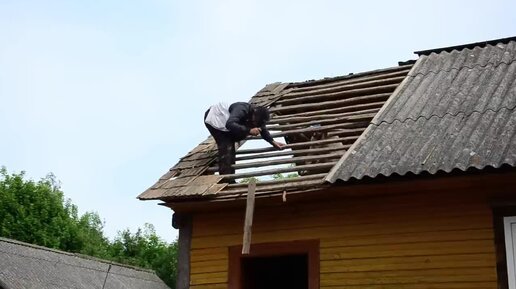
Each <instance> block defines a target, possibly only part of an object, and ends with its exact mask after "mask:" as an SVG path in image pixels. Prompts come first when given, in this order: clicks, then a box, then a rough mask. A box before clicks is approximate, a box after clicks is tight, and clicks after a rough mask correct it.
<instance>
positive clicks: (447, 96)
mask: <svg viewBox="0 0 516 289" xmlns="http://www.w3.org/2000/svg"><path fill="white" fill-rule="evenodd" d="M502 41H503V40H502ZM438 52H439V51H438ZM515 60H516V42H515V41H514V39H509V40H508V41H507V42H499V43H491V42H490V43H488V44H485V45H483V46H482V47H480V46H476V47H473V48H463V49H461V50H452V51H451V52H448V51H447V50H446V49H443V51H440V52H439V53H436V52H432V53H430V54H429V55H422V56H421V57H420V58H419V60H418V61H417V62H416V64H415V65H414V67H413V69H412V70H411V71H410V72H409V75H408V77H407V78H406V79H405V80H404V81H403V82H402V84H401V85H400V86H399V87H398V89H397V91H396V92H395V93H394V94H393V95H392V96H391V98H390V99H389V100H388V101H387V103H386V104H385V106H384V107H383V108H382V110H380V112H379V114H378V115H377V116H376V117H375V118H374V119H373V121H372V123H371V124H370V125H369V127H368V128H367V130H366V131H365V132H364V134H363V135H362V136H361V138H360V139H359V140H358V141H357V142H356V143H355V144H354V145H353V146H352V147H351V148H350V150H349V151H348V152H347V153H346V154H345V155H344V157H343V158H342V159H341V160H340V161H339V163H338V164H337V165H336V166H335V167H334V169H333V170H332V172H331V173H330V174H329V175H328V177H327V180H328V181H330V182H335V181H336V180H337V179H340V180H344V181H347V180H349V179H351V178H355V179H361V178H363V177H365V176H368V177H376V176H378V175H384V176H389V175H391V174H399V175H404V174H406V173H408V172H411V173H415V174H419V173H421V172H423V171H426V172H430V173H435V172H437V171H440V170H442V171H446V172H449V171H451V170H453V169H461V170H466V169H468V168H470V167H475V168H479V169H481V168H484V167H486V166H492V167H500V166H501V165H503V164H508V165H512V166H514V165H515V164H516V137H515V132H516V111H515V108H516V61H515Z"/></svg>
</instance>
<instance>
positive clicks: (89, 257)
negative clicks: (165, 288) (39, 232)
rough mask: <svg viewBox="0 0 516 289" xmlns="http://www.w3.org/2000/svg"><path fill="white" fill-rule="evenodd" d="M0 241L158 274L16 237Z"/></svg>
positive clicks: (153, 272)
mask: <svg viewBox="0 0 516 289" xmlns="http://www.w3.org/2000/svg"><path fill="white" fill-rule="evenodd" d="M0 242H6V243H11V244H15V245H20V246H24V247H29V248H32V249H37V250H43V251H48V252H52V253H57V254H61V255H67V256H71V257H77V258H81V259H85V260H90V261H96V262H100V263H104V264H107V265H115V266H119V267H124V268H128V269H133V270H136V271H140V272H146V273H151V274H154V275H156V272H155V271H154V270H151V269H146V268H141V267H135V266H131V265H126V264H121V263H117V262H114V261H109V260H105V259H100V258H97V257H93V256H88V255H84V254H80V253H71V252H66V251H61V250H57V249H53V248H48V247H44V246H40V245H35V244H31V243H26V242H22V241H18V240H14V239H9V238H4V237H0ZM156 276H157V275H156ZM0 285H1V284H0Z"/></svg>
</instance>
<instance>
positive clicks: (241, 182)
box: [239, 177, 260, 184]
mask: <svg viewBox="0 0 516 289" xmlns="http://www.w3.org/2000/svg"><path fill="white" fill-rule="evenodd" d="M251 180H254V182H255V183H257V182H259V181H260V179H258V178H255V177H249V178H243V179H241V180H240V181H239V183H240V184H249V183H250V182H251Z"/></svg>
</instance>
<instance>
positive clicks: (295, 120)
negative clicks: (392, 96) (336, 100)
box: [269, 108, 380, 128]
mask: <svg viewBox="0 0 516 289" xmlns="http://www.w3.org/2000/svg"><path fill="white" fill-rule="evenodd" d="M378 110H380V109H379V108H372V109H365V110H357V111H350V112H344V113H333V114H331V113H328V114H317V115H313V116H298V117H284V118H275V119H271V121H269V124H292V123H304V122H308V121H313V120H320V119H321V120H323V119H333V118H341V117H349V116H356V115H364V114H375V113H377V112H378ZM275 127H276V126H272V125H271V126H270V128H275Z"/></svg>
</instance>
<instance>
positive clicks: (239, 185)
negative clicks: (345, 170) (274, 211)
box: [227, 173, 327, 189]
mask: <svg viewBox="0 0 516 289" xmlns="http://www.w3.org/2000/svg"><path fill="white" fill-rule="evenodd" d="M326 175H327V173H322V174H313V175H306V176H298V177H296V178H283V179H274V180H265V181H259V182H258V183H256V184H257V186H259V187H263V186H269V185H280V184H285V183H289V182H292V181H306V180H314V179H322V178H324V177H326ZM245 187H247V184H246V183H236V184H229V185H228V186H227V188H228V189H237V188H245Z"/></svg>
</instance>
